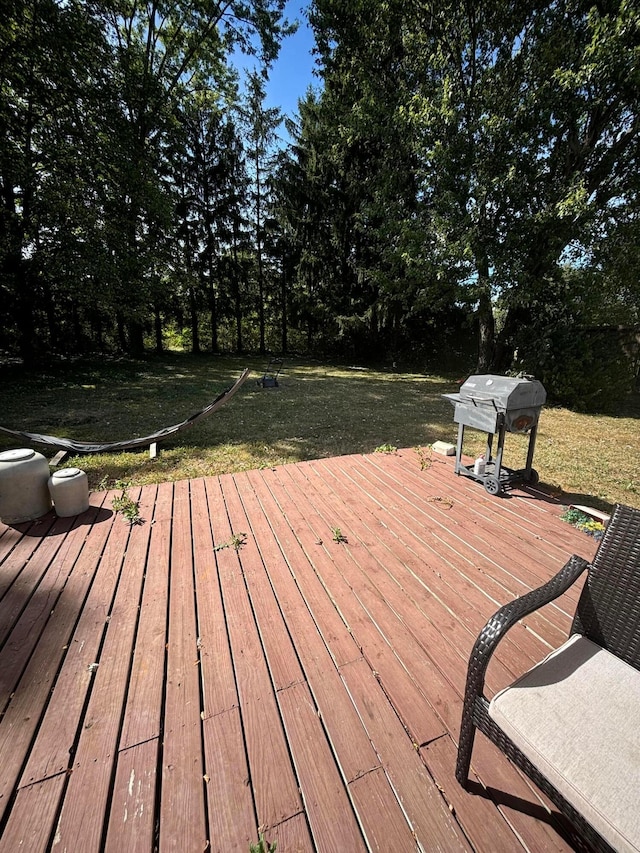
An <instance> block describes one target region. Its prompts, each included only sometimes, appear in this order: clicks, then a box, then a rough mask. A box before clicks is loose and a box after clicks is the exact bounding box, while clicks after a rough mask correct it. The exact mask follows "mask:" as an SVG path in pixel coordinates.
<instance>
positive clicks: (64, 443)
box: [0, 368, 249, 454]
mask: <svg viewBox="0 0 640 853" xmlns="http://www.w3.org/2000/svg"><path fill="white" fill-rule="evenodd" d="M248 375H249V369H248V368H247V369H245V370H243V371H242V373H241V375H240V376H239V378H238V379H236V381H235V382H234V383H233V385H232V386H231V387H230V388H227V390H226V391H223V392H222V393H221V394H218V396H217V397H216V398H215V400H214V401H213V402H212V403H209V405H208V406H205V407H204V409H200V411H199V412H196V413H195V414H193V415H191V416H190V417H188V418H187V419H186V420H184V421H181V423H179V424H174V425H173V426H168V427H165V428H164V429H159V430H158V431H157V432H154V433H152V434H151V435H145V436H143V437H141V438H130V439H128V440H127V441H110V442H106V443H105V444H95V443H93V442H90V441H73V439H70V438H58V437H57V436H55V435H39V434H38V433H34V432H22V431H21V430H15V429H7V427H3V426H0V431H2V432H6V433H7V434H8V435H12V436H15V437H16V438H24V439H26V440H27V441H30V442H34V443H35V444H46V445H49V446H50V447H57V448H59V449H61V450H66V451H67V452H70V453H74V454H78V453H113V452H117V451H120V450H134V449H135V448H136V447H145V446H147V445H153V444H155V443H156V442H158V441H164V439H165V438H169V436H171V435H175V434H176V433H178V432H182V430H183V429H187V427H190V426H193V424H195V423H196V422H197V421H199V420H201V418H206V417H207V416H208V415H211V414H213V412H215V411H217V410H218V409H220V408H222V406H224V404H225V403H228V402H229V400H230V399H231V398H232V397H233V395H234V394H235V393H236V391H237V390H238V388H240V386H241V385H242V383H243V382H244V381H245V379H246V378H247V376H248Z"/></svg>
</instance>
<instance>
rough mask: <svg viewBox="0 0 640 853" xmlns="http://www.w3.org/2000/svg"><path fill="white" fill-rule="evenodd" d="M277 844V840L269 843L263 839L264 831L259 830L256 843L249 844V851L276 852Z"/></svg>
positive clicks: (252, 852) (251, 852) (254, 852)
mask: <svg viewBox="0 0 640 853" xmlns="http://www.w3.org/2000/svg"><path fill="white" fill-rule="evenodd" d="M277 846H278V842H277V841H273V842H272V843H271V844H269V843H268V842H267V841H265V838H264V833H262V832H261V833H260V834H259V838H258V842H257V844H250V845H249V853H276V847H277Z"/></svg>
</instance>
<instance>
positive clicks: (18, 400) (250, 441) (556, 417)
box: [0, 353, 640, 509]
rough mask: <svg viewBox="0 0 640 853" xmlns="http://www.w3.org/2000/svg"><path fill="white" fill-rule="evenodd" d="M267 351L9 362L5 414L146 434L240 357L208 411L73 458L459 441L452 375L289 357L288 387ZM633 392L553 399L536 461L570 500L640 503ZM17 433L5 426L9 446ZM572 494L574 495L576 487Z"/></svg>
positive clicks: (166, 469)
mask: <svg viewBox="0 0 640 853" xmlns="http://www.w3.org/2000/svg"><path fill="white" fill-rule="evenodd" d="M267 361H268V359H259V358H253V359H237V358H227V357H211V356H201V357H194V356H191V355H184V354H178V353H170V354H167V355H166V356H164V357H163V358H161V359H159V358H154V357H149V358H147V359H145V360H142V361H133V360H129V359H120V360H112V361H108V360H107V361H105V360H94V361H78V362H67V363H64V364H61V365H57V366H53V365H51V366H49V367H47V368H46V369H45V370H42V371H40V372H39V373H37V374H35V373H33V374H29V373H27V372H25V371H24V370H23V369H22V368H21V367H20V366H17V365H4V366H2V367H1V368H0V381H1V386H0V411H1V412H2V417H1V423H2V425H3V426H8V427H12V428H15V429H24V430H27V431H30V432H41V433H50V434H54V435H63V436H66V437H69V438H76V439H86V440H96V441H109V440H117V439H123V438H132V437H135V436H138V435H146V434H149V433H152V432H153V431H154V430H156V429H158V428H160V427H163V426H167V425H169V424H173V423H177V422H179V421H181V420H183V419H184V418H185V417H186V416H187V415H190V414H191V413H192V412H194V411H196V410H198V409H200V408H201V407H202V406H204V405H205V404H206V403H207V402H209V401H210V400H211V399H213V397H214V396H215V395H216V394H217V393H218V392H219V391H221V390H222V389H223V388H224V387H227V386H228V385H230V384H231V383H232V382H233V381H234V379H235V378H236V377H237V376H238V375H239V373H240V371H241V370H242V368H243V367H245V366H248V367H250V368H252V370H253V373H252V376H251V377H250V379H249V380H248V381H247V382H246V383H245V385H244V386H243V388H242V389H241V390H240V391H239V393H238V394H237V395H236V397H235V398H234V399H233V400H232V401H231V402H229V404H228V405H226V406H225V407H223V408H222V409H221V410H220V411H219V412H217V413H215V414H214V415H212V416H211V417H210V418H207V419H204V420H203V421H200V422H199V423H198V424H196V425H195V426H193V427H192V428H190V429H189V430H187V431H185V432H183V433H180V434H179V435H177V436H175V437H174V438H170V439H168V440H167V441H166V442H163V443H162V444H160V445H159V447H158V450H159V453H158V457H157V458H156V459H149V456H148V453H146V452H144V451H141V452H136V453H121V454H101V455H96V456H79V457H74V458H73V459H71V460H69V461H67V462H66V463H65V464H73V465H76V466H78V467H80V468H82V469H83V470H85V471H86V472H87V474H88V476H89V482H90V486H91V488H94V489H95V488H97V487H98V485H99V484H100V483H101V482H102V483H103V482H104V481H105V478H107V481H108V482H109V483H113V482H116V481H120V482H127V483H130V484H131V485H132V486H137V485H143V484H145V483H152V482H162V481H166V480H178V479H184V478H189V477H200V476H208V475H217V474H223V473H228V472H232V471H239V470H246V469H250V468H260V467H272V466H275V465H280V464H283V463H287V462H297V461H300V460H304V459H314V458H320V457H327V456H341V455H344V454H349V453H373V452H374V451H376V450H377V451H378V452H383V451H385V452H391V450H392V448H396V447H397V448H403V447H416V448H420V449H421V450H420V458H421V459H422V460H423V467H424V468H426V467H428V465H429V462H430V453H429V445H431V444H432V443H433V442H435V441H437V440H443V441H449V442H451V443H452V444H455V441H456V434H457V429H456V425H455V424H454V423H453V409H452V408H451V405H450V404H449V403H448V402H447V401H446V400H443V399H442V397H441V394H443V393H447V392H451V391H455V390H457V383H456V381H455V380H456V378H458V379H459V378H460V377H453V376H450V377H443V376H433V375H425V374H417V373H396V372H389V371H385V370H376V369H367V368H363V367H362V366H360V365H351V366H350V365H343V366H339V365H329V364H321V363H319V362H312V361H302V360H296V359H287V360H285V365H284V370H283V372H282V373H281V375H280V377H279V387H278V388H267V389H263V388H261V387H259V386H258V384H257V379H259V378H260V376H261V375H262V373H263V371H264V369H265V366H266V363H267ZM639 416H640V404H639V402H638V399H637V397H636V398H633V399H630V400H629V402H628V404H627V406H626V408H625V410H624V411H621V412H620V414H619V415H617V416H610V415H609V416H604V415H585V414H579V413H576V412H572V411H569V410H567V409H562V408H552V407H545V409H544V410H543V413H542V417H541V422H540V427H539V431H538V441H537V446H536V453H535V457H534V465H535V467H536V469H537V470H538V472H539V474H540V478H541V481H542V482H543V483H544V484H546V485H547V486H548V488H549V490H550V491H552V492H556V493H563V494H564V495H565V500H566V501H567V502H572V503H589V504H591V505H593V506H597V507H599V508H601V509H609V508H610V507H611V505H612V504H613V503H615V502H622V503H627V504H630V505H632V506H638V507H640V473H639V470H638V469H639V467H640V441H639V439H638V417H639ZM484 442H485V439H484V436H483V435H482V434H481V433H477V432H475V431H473V430H468V431H467V433H466V440H465V452H467V453H468V454H469V455H470V456H475V455H477V454H478V453H480V452H482V451H483V449H484ZM20 444H21V442H20V441H13V440H11V439H10V438H8V437H6V436H0V450H6V449H10V448H12V447H17V446H19V445H20ZM527 444H528V439H527V437H526V436H517V435H508V436H507V439H506V442H505V459H504V462H505V464H506V465H509V466H510V467H521V466H522V465H524V459H525V456H526V449H527ZM38 449H39V450H40V451H41V452H45V455H47V456H48V457H52V456H53V454H54V452H55V451H54V450H53V449H45V450H44V451H42V447H39V448H38ZM567 499H568V500H567Z"/></svg>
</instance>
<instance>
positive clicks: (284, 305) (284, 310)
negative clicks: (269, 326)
mask: <svg viewBox="0 0 640 853" xmlns="http://www.w3.org/2000/svg"><path fill="white" fill-rule="evenodd" d="M280 283H281V294H282V354H283V355H286V354H287V348H288V343H289V342H288V340H287V320H288V317H287V262H286V256H285V254H284V253H283V255H282V276H281V279H280Z"/></svg>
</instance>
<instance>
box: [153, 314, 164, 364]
mask: <svg viewBox="0 0 640 853" xmlns="http://www.w3.org/2000/svg"><path fill="white" fill-rule="evenodd" d="M153 328H154V332H155V338H156V352H157V353H158V355H160V354H161V353H162V351H163V349H164V347H163V342H162V315H161V314H160V309H159V308H158V306H157V305H154V306H153Z"/></svg>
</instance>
